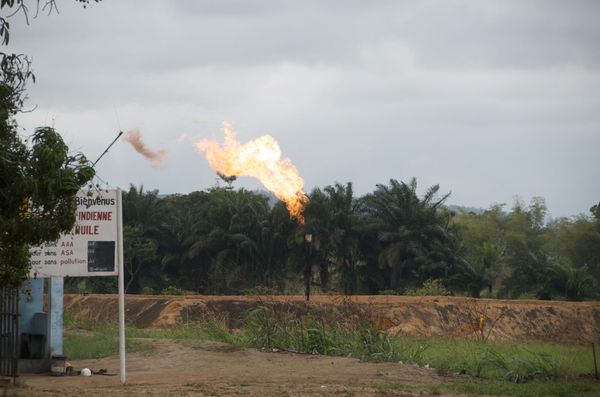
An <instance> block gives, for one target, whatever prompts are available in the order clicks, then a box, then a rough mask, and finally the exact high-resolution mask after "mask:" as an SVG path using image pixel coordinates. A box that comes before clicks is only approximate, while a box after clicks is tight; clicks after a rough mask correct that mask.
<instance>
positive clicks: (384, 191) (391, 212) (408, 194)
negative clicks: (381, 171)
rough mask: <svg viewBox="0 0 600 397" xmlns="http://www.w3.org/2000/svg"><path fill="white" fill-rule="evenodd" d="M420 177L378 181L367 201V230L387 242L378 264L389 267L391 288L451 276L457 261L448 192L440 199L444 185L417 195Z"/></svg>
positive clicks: (365, 203)
mask: <svg viewBox="0 0 600 397" xmlns="http://www.w3.org/2000/svg"><path fill="white" fill-rule="evenodd" d="M416 190H417V181H416V179H415V178H412V180H411V182H410V183H408V184H407V183H404V182H398V181H396V180H394V179H392V180H390V186H385V185H377V189H376V190H375V192H374V193H372V194H370V195H367V196H366V197H364V199H363V211H364V214H365V216H366V218H367V228H368V229H369V230H370V231H371V232H373V233H376V234H377V238H378V240H379V242H380V243H381V245H382V249H381V251H380V253H379V265H380V266H382V267H384V268H388V269H389V270H390V274H389V287H390V288H392V289H396V290H397V289H399V288H400V287H401V286H402V285H405V284H406V283H407V281H409V280H412V281H417V282H419V281H421V282H422V281H423V280H426V279H428V278H441V277H444V276H447V273H448V270H449V267H450V265H452V264H453V263H454V262H455V261H456V259H455V248H454V242H453V230H452V229H451V227H450V224H449V221H450V216H451V215H450V213H449V212H448V211H445V210H444V208H443V207H442V204H443V203H444V201H445V200H446V199H447V198H448V197H449V195H450V194H449V193H448V194H445V195H443V196H442V197H441V198H438V197H437V193H438V191H439V185H435V186H432V187H430V188H429V189H427V191H426V192H425V194H424V195H423V197H422V198H419V197H418V195H417V191H416Z"/></svg>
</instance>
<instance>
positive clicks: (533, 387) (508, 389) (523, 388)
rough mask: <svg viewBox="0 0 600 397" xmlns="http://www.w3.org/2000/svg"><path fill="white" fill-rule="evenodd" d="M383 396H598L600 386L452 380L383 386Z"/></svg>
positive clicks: (599, 384)
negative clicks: (430, 384)
mask: <svg viewBox="0 0 600 397" xmlns="http://www.w3.org/2000/svg"><path fill="white" fill-rule="evenodd" d="M376 389H377V391H378V392H379V393H381V394H383V395H386V394H391V395H397V393H398V392H403V393H431V394H447V393H459V394H466V395H478V396H480V395H486V396H518V397H555V396H556V397H595V396H598V395H599V393H600V383H597V382H593V381H574V382H568V383H563V382H540V381H533V382H528V383H511V382H503V381H493V380H475V381H473V380H469V379H463V380H460V381H452V382H450V383H445V384H441V385H434V386H410V385H402V384H398V383H381V384H379V385H377V386H376Z"/></svg>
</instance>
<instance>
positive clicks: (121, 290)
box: [117, 189, 126, 384]
mask: <svg viewBox="0 0 600 397" xmlns="http://www.w3.org/2000/svg"><path fill="white" fill-rule="evenodd" d="M122 204H123V200H122V197H121V189H117V256H118V257H117V259H118V261H119V263H118V265H119V362H120V365H119V374H120V377H121V384H125V380H126V379H125V378H126V376H125V282H124V280H123V279H124V274H123V206H122Z"/></svg>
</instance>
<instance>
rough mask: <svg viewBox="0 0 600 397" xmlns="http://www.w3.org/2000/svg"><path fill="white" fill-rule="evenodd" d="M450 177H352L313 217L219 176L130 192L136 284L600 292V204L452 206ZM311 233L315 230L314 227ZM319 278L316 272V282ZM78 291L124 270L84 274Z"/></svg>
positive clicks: (554, 294) (271, 290) (223, 289)
mask: <svg viewBox="0 0 600 397" xmlns="http://www.w3.org/2000/svg"><path fill="white" fill-rule="evenodd" d="M438 192H439V188H438V186H433V187H430V188H428V189H426V190H425V193H424V194H423V195H419V194H417V182H416V180H415V179H413V180H411V181H410V182H409V183H404V182H399V181H396V180H391V181H390V183H389V185H378V186H377V187H376V189H375V191H374V192H373V193H370V194H367V195H365V196H362V197H355V195H354V193H353V188H352V184H351V183H348V184H346V185H341V184H336V185H334V186H327V187H325V188H324V189H315V190H313V191H312V192H311V193H310V195H309V197H310V201H309V202H308V205H307V206H306V210H305V219H306V223H305V224H303V225H298V224H297V223H295V222H294V221H292V220H291V219H290V217H289V214H288V212H287V209H286V208H285V206H284V205H283V204H282V203H280V202H276V203H275V204H274V205H272V202H273V201H271V200H270V198H269V197H268V196H267V195H264V194H261V193H257V192H250V191H246V190H244V189H240V190H234V189H233V187H232V186H230V184H228V185H227V186H226V187H218V186H217V187H214V188H211V189H209V190H208V191H202V192H193V193H190V194H187V195H172V196H164V197H161V196H160V195H159V194H158V191H145V190H144V189H143V187H139V188H138V187H134V186H131V188H130V189H129V191H127V192H126V193H125V194H124V208H123V216H124V223H125V228H124V231H125V247H126V250H125V262H126V263H125V265H126V266H125V270H126V285H127V291H128V293H163V294H180V293H201V294H232V295H235V294H254V293H256V294H298V293H302V292H304V291H305V288H306V286H307V285H309V286H310V287H311V288H313V289H314V290H317V291H318V292H321V293H337V294H409V295H468V296H472V297H481V296H483V297H487V298H520V297H521V298H522V297H528V298H533V299H536V298H538V299H567V300H583V299H597V298H598V297H600V296H599V295H598V294H599V291H600V288H597V287H598V278H599V277H600V251H599V248H598V247H600V211H599V210H598V209H597V208H598V206H594V207H592V208H591V213H590V214H591V215H590V216H585V215H580V216H578V217H575V218H569V219H567V218H560V219H556V220H553V221H551V222H549V223H547V222H545V219H546V207H545V204H544V200H543V199H541V198H535V199H533V200H532V201H531V203H530V204H528V205H527V204H525V203H523V202H521V201H519V200H516V201H515V203H514V205H513V207H512V208H511V209H510V210H508V209H505V206H504V205H493V206H492V207H490V208H489V209H488V210H486V211H482V212H480V213H472V212H471V213H469V212H464V211H460V210H456V209H455V210H452V211H451V210H450V209H449V208H447V207H446V206H445V200H446V198H447V197H448V195H438ZM307 234H310V235H311V236H312V238H311V241H310V242H309V241H307V239H306V238H305V236H306V235H307ZM307 282H308V283H307ZM67 289H68V290H70V291H72V292H81V291H88V292H114V291H115V290H116V281H114V280H113V281H106V280H101V279H89V280H81V279H73V280H68V281H67Z"/></svg>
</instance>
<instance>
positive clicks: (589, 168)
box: [10, 0, 600, 217]
mask: <svg viewBox="0 0 600 397" xmlns="http://www.w3.org/2000/svg"><path fill="white" fill-rule="evenodd" d="M31 3H32V5H33V4H35V2H33V1H31ZM57 3H58V7H59V11H60V14H56V13H53V14H52V15H50V16H45V15H40V16H38V18H36V19H32V20H31V23H30V26H26V24H25V22H24V19H23V17H22V15H16V16H14V17H13V18H12V19H11V29H12V31H11V46H10V47H11V48H10V49H11V50H12V51H16V52H22V53H26V54H28V55H30V56H31V58H32V59H33V65H34V71H35V73H36V77H37V82H36V84H35V85H31V86H30V89H29V96H30V100H29V104H30V106H34V105H36V106H37V108H36V110H35V111H33V112H32V113H28V114H24V115H21V116H19V122H20V125H21V126H22V127H24V128H25V129H26V131H25V132H24V134H30V133H31V132H32V131H33V129H34V128H35V127H38V126H42V125H52V124H54V126H55V128H56V129H57V130H58V131H59V132H61V133H62V134H63V137H64V138H65V140H66V142H67V143H68V144H69V146H70V147H71V148H72V149H73V150H79V151H82V152H83V153H84V154H86V155H87V156H88V157H89V158H90V159H92V160H95V159H96V158H97V157H98V156H99V155H100V153H101V152H102V151H103V150H104V149H105V147H106V146H107V145H108V144H109V143H110V142H111V141H112V140H113V139H114V137H115V136H116V134H117V132H118V131H119V129H122V130H123V131H127V130H129V129H132V128H139V129H140V131H141V133H142V135H143V137H144V140H145V141H146V143H147V144H148V146H150V147H151V148H154V149H167V150H168V151H169V155H168V157H167V160H166V163H165V164H164V166H163V167H162V168H160V169H158V170H157V169H154V168H152V167H151V166H150V164H149V163H148V162H147V161H146V160H145V159H144V158H143V157H141V156H140V155H138V154H137V153H135V152H134V151H133V149H132V147H131V146H130V145H129V144H127V143H126V142H124V141H119V142H117V144H115V146H114V147H113V148H112V149H111V151H110V152H109V153H108V154H107V155H106V157H105V158H103V159H102V160H101V162H100V163H99V164H98V167H97V172H98V175H99V176H100V177H101V178H102V179H103V180H104V181H107V182H108V183H109V184H110V185H111V186H121V187H124V188H127V187H128V185H129V184H130V183H133V184H135V185H140V184H143V185H144V187H145V188H147V189H159V190H160V192H161V193H176V192H179V193H188V192H190V191H194V190H202V189H206V188H208V187H210V186H213V185H214V184H215V174H214V172H213V171H212V170H211V169H210V168H209V166H208V163H207V162H206V160H205V159H204V158H203V157H202V155H201V154H200V153H198V152H197V151H196V150H195V149H194V148H193V146H192V142H193V140H196V139H201V138H210V137H217V138H219V139H221V132H220V130H221V123H222V122H223V121H229V122H230V123H232V125H233V129H234V130H236V131H237V132H238V137H239V139H240V140H241V141H247V140H249V139H253V138H256V137H258V136H260V135H263V134H271V135H272V136H274V137H275V138H276V139H277V140H278V141H279V143H280V145H281V148H282V150H283V153H284V156H286V157H290V158H291V159H292V161H293V163H294V164H295V165H296V166H297V167H298V169H299V171H300V174H301V175H302V177H303V178H304V180H305V183H306V189H307V191H310V190H311V189H312V188H314V187H323V186H326V185H328V184H333V183H334V182H336V181H338V182H342V183H345V182H348V181H351V182H353V183H354V187H355V191H356V193H357V195H362V194H364V193H367V192H371V191H373V189H374V188H375V185H376V184H379V183H388V181H389V179H390V178H394V179H398V180H405V181H408V180H409V179H410V178H411V177H413V176H414V177H416V178H417V181H418V183H419V186H420V191H421V192H422V191H423V190H424V189H425V188H426V187H428V186H430V185H433V184H439V185H440V187H441V191H442V192H448V191H451V192H452V196H451V198H450V200H449V202H450V203H453V204H460V205H467V206H476V207H483V208H487V207H488V206H489V205H490V204H492V203H507V204H508V206H509V207H510V206H511V205H512V202H513V197H514V196H520V197H521V198H522V199H524V200H525V201H526V202H528V201H529V200H530V199H531V198H532V197H533V196H542V197H544V198H545V199H546V203H547V205H548V208H549V211H550V213H551V214H552V216H554V217H558V216H570V215H575V214H579V213H588V209H589V208H590V207H591V206H592V205H593V204H594V203H598V201H600V165H599V161H598V159H599V158H600V23H598V20H599V19H598V18H599V16H600V2H598V1H522V0H518V1H506V0H503V1H482V0H477V1H475V0H472V1H422V0H420V1H399V0H390V1H372V0H370V1H364V0H361V1H348V0H344V1H342V0H339V1H325V0H318V1H307V0H297V1H282V0H271V1H249V0H238V1H227V0H219V1H148V0H146V1H143V2H140V1H122V0H121V1H108V0H105V1H102V2H101V3H99V4H92V5H90V6H88V8H86V9H84V8H83V7H81V6H80V5H78V4H75V2H74V1H57ZM32 8H33V7H32ZM31 13H32V14H33V12H31ZM181 133H187V134H188V135H189V136H190V137H192V138H193V140H188V141H185V142H182V143H178V142H177V139H178V137H179V136H180V134H181ZM236 186H245V187H248V188H257V187H258V186H259V185H258V183H256V182H255V181H253V180H250V179H249V178H241V179H238V182H236Z"/></svg>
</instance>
